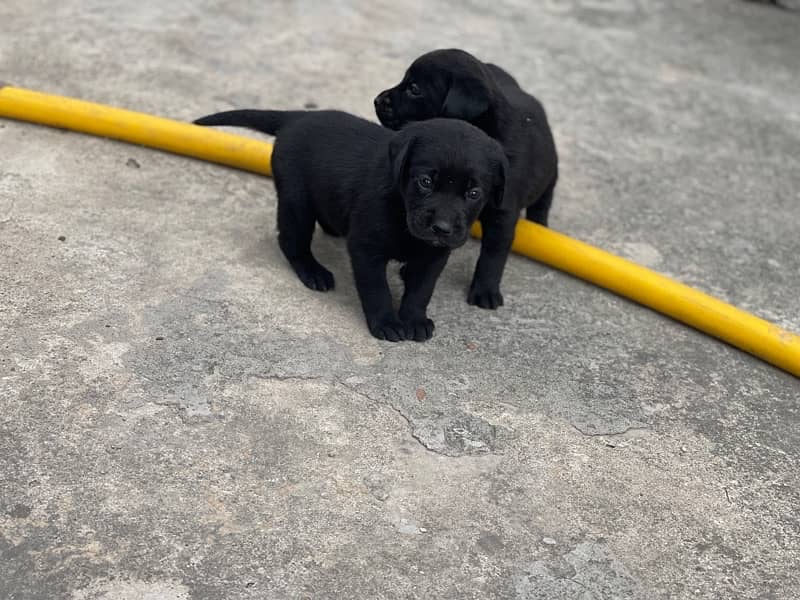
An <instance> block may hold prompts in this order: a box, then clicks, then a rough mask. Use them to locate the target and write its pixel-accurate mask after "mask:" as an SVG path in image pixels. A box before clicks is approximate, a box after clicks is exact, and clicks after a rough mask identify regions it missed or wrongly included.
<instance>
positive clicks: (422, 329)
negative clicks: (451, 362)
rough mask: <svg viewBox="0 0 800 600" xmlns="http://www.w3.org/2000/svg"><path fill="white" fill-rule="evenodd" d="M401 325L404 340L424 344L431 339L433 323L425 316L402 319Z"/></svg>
mask: <svg viewBox="0 0 800 600" xmlns="http://www.w3.org/2000/svg"><path fill="white" fill-rule="evenodd" d="M403 325H404V327H405V334H406V339H407V340H414V341H415V342H424V341H426V340H429V339H431V337H432V336H433V330H434V328H435V325H434V324H433V321H431V320H430V319H429V318H428V317H426V316H425V315H422V316H415V317H409V318H404V319H403Z"/></svg>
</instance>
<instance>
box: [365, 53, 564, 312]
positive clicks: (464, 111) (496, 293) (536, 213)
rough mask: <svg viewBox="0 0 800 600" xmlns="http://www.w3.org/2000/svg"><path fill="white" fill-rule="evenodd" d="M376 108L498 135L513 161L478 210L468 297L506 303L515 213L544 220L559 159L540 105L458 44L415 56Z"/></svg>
mask: <svg viewBox="0 0 800 600" xmlns="http://www.w3.org/2000/svg"><path fill="white" fill-rule="evenodd" d="M375 111H376V113H377V115H378V118H379V119H380V121H381V123H383V124H384V125H385V126H386V127H389V128H391V129H398V128H400V127H402V126H403V125H405V124H406V123H408V122H411V121H423V120H425V119H431V118H433V117H447V118H452V119H462V120H464V121H468V122H470V123H472V124H474V125H476V126H478V127H480V128H481V129H483V130H484V131H485V132H486V133H488V134H489V135H490V136H491V137H493V138H495V139H497V140H499V141H500V143H501V144H502V145H503V148H504V149H505V152H506V155H507V156H508V160H509V162H510V167H511V170H510V171H509V174H508V177H507V181H506V190H505V196H504V201H503V205H502V206H500V207H497V206H494V205H487V206H486V208H485V209H484V210H483V212H482V213H481V215H480V217H479V218H480V221H481V224H482V225H483V242H482V245H481V254H480V258H479V259H478V264H477V266H476V268H475V275H474V277H473V279H472V284H471V285H470V289H469V294H468V296H467V302H469V303H470V304H476V305H478V306H480V307H482V308H497V307H498V306H502V304H503V296H502V294H501V293H500V279H501V278H502V276H503V269H504V267H505V264H506V259H507V258H508V252H509V250H510V249H511V242H512V241H513V239H514V226H515V224H516V222H517V219H518V218H519V213H520V211H521V210H522V209H523V208H526V209H527V210H526V212H525V216H526V217H527V218H528V219H530V220H531V221H535V222H536V223H540V224H541V225H547V215H548V213H549V211H550V204H551V203H552V201H553V189H554V188H555V185H556V179H557V178H558V159H557V156H556V147H555V143H554V142H553V135H552V133H551V132H550V126H549V125H548V123H547V117H546V115H545V111H544V108H543V107H542V105H541V104H540V103H539V101H538V100H536V98H534V97H533V96H531V95H529V94H527V93H525V92H524V91H523V90H522V89H521V88H520V87H519V84H517V82H516V81H515V80H514V78H513V77H512V76H511V75H509V74H508V73H506V72H505V71H504V70H503V69H501V68H500V67H497V66H495V65H493V64H489V63H483V62H481V61H479V60H478V59H477V58H475V57H474V56H472V55H471V54H468V53H466V52H464V51H463V50H435V51H434V52H429V53H428V54H424V55H422V56H420V57H419V58H418V59H417V60H415V61H414V62H413V63H412V65H411V66H410V67H409V69H408V71H406V74H405V76H404V77H403V80H402V81H401V82H400V83H399V84H398V85H396V86H395V87H393V88H391V89H388V90H386V91H384V92H381V93H380V94H378V96H377V97H376V98H375Z"/></svg>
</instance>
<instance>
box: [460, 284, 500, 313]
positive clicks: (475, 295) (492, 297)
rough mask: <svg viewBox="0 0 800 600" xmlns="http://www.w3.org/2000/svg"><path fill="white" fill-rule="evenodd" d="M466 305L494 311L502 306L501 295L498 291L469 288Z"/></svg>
mask: <svg viewBox="0 0 800 600" xmlns="http://www.w3.org/2000/svg"><path fill="white" fill-rule="evenodd" d="M467 303H468V304H471V305H473V306H478V307H480V308H486V309H489V310H495V309H496V308H498V307H500V306H503V294H501V293H500V290H499V289H494V290H487V289H479V288H470V290H469V293H468V294H467Z"/></svg>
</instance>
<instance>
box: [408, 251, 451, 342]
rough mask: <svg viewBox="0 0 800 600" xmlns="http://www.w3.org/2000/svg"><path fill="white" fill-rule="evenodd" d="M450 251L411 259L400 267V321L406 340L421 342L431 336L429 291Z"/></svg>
mask: <svg viewBox="0 0 800 600" xmlns="http://www.w3.org/2000/svg"><path fill="white" fill-rule="evenodd" d="M449 256H450V252H449V251H447V250H442V251H441V252H439V253H437V254H434V255H433V256H425V257H418V258H413V259H411V260H410V261H408V263H407V264H405V265H403V271H402V277H403V282H404V283H405V292H404V293H403V300H402V301H401V303H400V312H399V315H400V320H401V321H402V322H403V325H404V326H405V334H406V339H407V340H414V341H416V342H424V341H425V340H428V339H430V338H431V336H432V335H433V329H434V324H433V321H431V320H430V319H429V318H428V316H427V314H426V311H427V308H428V303H429V302H430V301H431V296H432V295H433V288H434V287H435V286H436V281H437V280H438V279H439V275H440V274H441V273H442V269H444V266H445V265H446V264H447V259H448V257H449Z"/></svg>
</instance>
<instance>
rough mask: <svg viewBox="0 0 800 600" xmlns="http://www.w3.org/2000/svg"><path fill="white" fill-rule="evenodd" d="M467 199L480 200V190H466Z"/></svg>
mask: <svg viewBox="0 0 800 600" xmlns="http://www.w3.org/2000/svg"><path fill="white" fill-rule="evenodd" d="M467 198H469V199H470V200H480V198H481V190H480V188H472V189H471V190H467Z"/></svg>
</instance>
